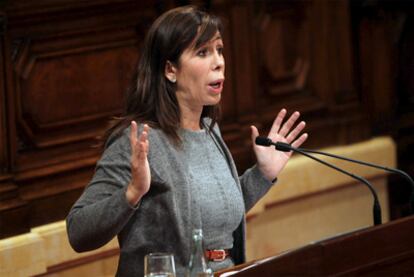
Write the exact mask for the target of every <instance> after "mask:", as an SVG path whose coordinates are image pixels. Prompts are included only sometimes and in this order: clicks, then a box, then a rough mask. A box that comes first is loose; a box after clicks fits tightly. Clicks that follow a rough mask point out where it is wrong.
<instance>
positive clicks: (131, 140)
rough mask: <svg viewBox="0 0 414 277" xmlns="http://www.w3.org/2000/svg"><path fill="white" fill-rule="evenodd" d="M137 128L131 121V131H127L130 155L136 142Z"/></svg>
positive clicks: (133, 151)
mask: <svg viewBox="0 0 414 277" xmlns="http://www.w3.org/2000/svg"><path fill="white" fill-rule="evenodd" d="M137 132H138V126H137V123H136V122H135V121H131V129H130V131H129V143H130V144H131V152H132V155H133V154H134V153H135V150H136V149H135V148H136V144H137V141H138V138H137Z"/></svg>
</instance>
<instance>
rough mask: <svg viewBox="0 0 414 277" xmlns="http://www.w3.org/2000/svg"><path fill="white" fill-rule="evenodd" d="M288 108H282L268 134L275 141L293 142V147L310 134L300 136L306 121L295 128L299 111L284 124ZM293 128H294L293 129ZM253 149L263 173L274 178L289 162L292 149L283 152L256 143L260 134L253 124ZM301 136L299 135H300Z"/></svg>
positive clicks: (269, 178) (268, 177)
mask: <svg viewBox="0 0 414 277" xmlns="http://www.w3.org/2000/svg"><path fill="white" fill-rule="evenodd" d="M286 113H287V111H286V109H282V110H281V111H280V112H279V114H278V115H277V117H276V119H275V121H274V122H273V125H272V128H271V129H270V132H269V134H268V135H267V137H268V138H270V139H271V140H272V141H273V142H277V141H280V142H285V143H289V144H291V145H292V146H293V147H299V146H300V145H302V143H304V142H305V140H306V139H307V138H308V134H306V133H304V134H302V135H301V136H299V134H300V132H302V130H303V128H305V125H306V124H305V122H304V121H301V122H300V123H299V124H297V125H296V126H295V127H294V128H293V126H294V125H295V123H296V121H297V119H298V118H299V116H300V114H299V112H297V111H296V112H294V113H293V114H292V115H291V116H290V118H289V119H288V120H287V121H286V122H285V123H284V124H283V125H282V123H283V120H284V118H285V116H286ZM292 128H293V129H292ZM251 130H252V141H253V150H254V153H255V155H256V159H257V166H258V168H259V169H260V171H261V172H262V174H263V175H264V176H265V177H266V178H267V179H268V180H273V179H274V178H275V177H277V176H278V175H279V173H280V172H281V171H282V169H283V168H284V167H285V165H286V164H287V162H288V160H289V158H290V156H292V151H290V152H281V151H277V150H275V149H274V148H273V147H265V146H259V145H256V143H255V140H256V137H257V136H259V131H258V130H257V128H256V127H255V126H251ZM298 136H299V137H298Z"/></svg>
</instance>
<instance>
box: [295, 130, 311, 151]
mask: <svg viewBox="0 0 414 277" xmlns="http://www.w3.org/2000/svg"><path fill="white" fill-rule="evenodd" d="M307 139H308V134H307V133H304V134H302V135H301V136H300V137H299V138H298V139H297V140H295V141H294V142H293V143H292V146H293V147H295V148H297V147H299V146H301V145H302V143H304V142H305V141H306V140H307Z"/></svg>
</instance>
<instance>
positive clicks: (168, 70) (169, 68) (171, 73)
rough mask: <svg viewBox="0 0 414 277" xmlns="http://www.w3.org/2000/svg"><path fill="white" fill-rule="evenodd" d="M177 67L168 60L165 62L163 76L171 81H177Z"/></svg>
mask: <svg viewBox="0 0 414 277" xmlns="http://www.w3.org/2000/svg"><path fill="white" fill-rule="evenodd" d="M176 72H177V68H176V67H175V66H174V65H173V64H172V63H171V62H170V61H167V62H166V63H165V72H164V74H165V78H167V79H168V80H169V81H170V82H171V83H175V82H177V76H176Z"/></svg>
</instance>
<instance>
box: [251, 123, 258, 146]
mask: <svg viewBox="0 0 414 277" xmlns="http://www.w3.org/2000/svg"><path fill="white" fill-rule="evenodd" d="M250 130H251V131H252V142H253V145H255V141H256V138H257V137H258V136H259V131H258V130H257V128H256V126H254V125H252V126H250Z"/></svg>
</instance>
